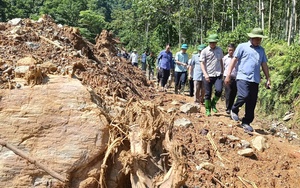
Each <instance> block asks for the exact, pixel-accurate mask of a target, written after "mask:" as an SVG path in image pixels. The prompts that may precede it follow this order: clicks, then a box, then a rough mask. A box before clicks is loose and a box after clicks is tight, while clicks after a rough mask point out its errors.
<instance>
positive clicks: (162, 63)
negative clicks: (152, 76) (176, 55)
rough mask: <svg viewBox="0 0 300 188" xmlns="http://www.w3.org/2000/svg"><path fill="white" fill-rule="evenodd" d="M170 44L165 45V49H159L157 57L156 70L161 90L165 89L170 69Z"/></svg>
mask: <svg viewBox="0 0 300 188" xmlns="http://www.w3.org/2000/svg"><path fill="white" fill-rule="evenodd" d="M170 49H171V46H170V44H167V45H166V49H165V50H163V51H161V52H160V53H159V55H158V57H157V63H158V67H157V68H158V71H159V77H160V82H161V87H162V89H161V91H167V88H166V87H165V86H166V84H167V81H168V78H169V76H170V69H171V64H172V52H171V51H170Z"/></svg>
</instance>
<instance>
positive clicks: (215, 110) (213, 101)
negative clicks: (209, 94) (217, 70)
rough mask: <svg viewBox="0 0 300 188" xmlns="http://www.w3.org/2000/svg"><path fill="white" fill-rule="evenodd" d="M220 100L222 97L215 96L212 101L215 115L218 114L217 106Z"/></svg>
mask: <svg viewBox="0 0 300 188" xmlns="http://www.w3.org/2000/svg"><path fill="white" fill-rule="evenodd" d="M219 99H220V97H217V96H214V98H213V100H212V101H211V109H212V111H213V112H214V113H217V112H218V110H217V107H216V104H217V102H218V100H219Z"/></svg>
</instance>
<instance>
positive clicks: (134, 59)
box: [130, 53, 139, 64]
mask: <svg viewBox="0 0 300 188" xmlns="http://www.w3.org/2000/svg"><path fill="white" fill-rule="evenodd" d="M138 58H139V55H138V54H136V53H132V54H131V55H130V59H131V63H132V64H133V63H138Z"/></svg>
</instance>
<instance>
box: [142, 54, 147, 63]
mask: <svg viewBox="0 0 300 188" xmlns="http://www.w3.org/2000/svg"><path fill="white" fill-rule="evenodd" d="M146 60H147V54H146V53H143V54H142V63H146Z"/></svg>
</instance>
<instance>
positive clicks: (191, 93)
mask: <svg viewBox="0 0 300 188" xmlns="http://www.w3.org/2000/svg"><path fill="white" fill-rule="evenodd" d="M189 85H190V97H193V96H194V80H193V78H191V79H189Z"/></svg>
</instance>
